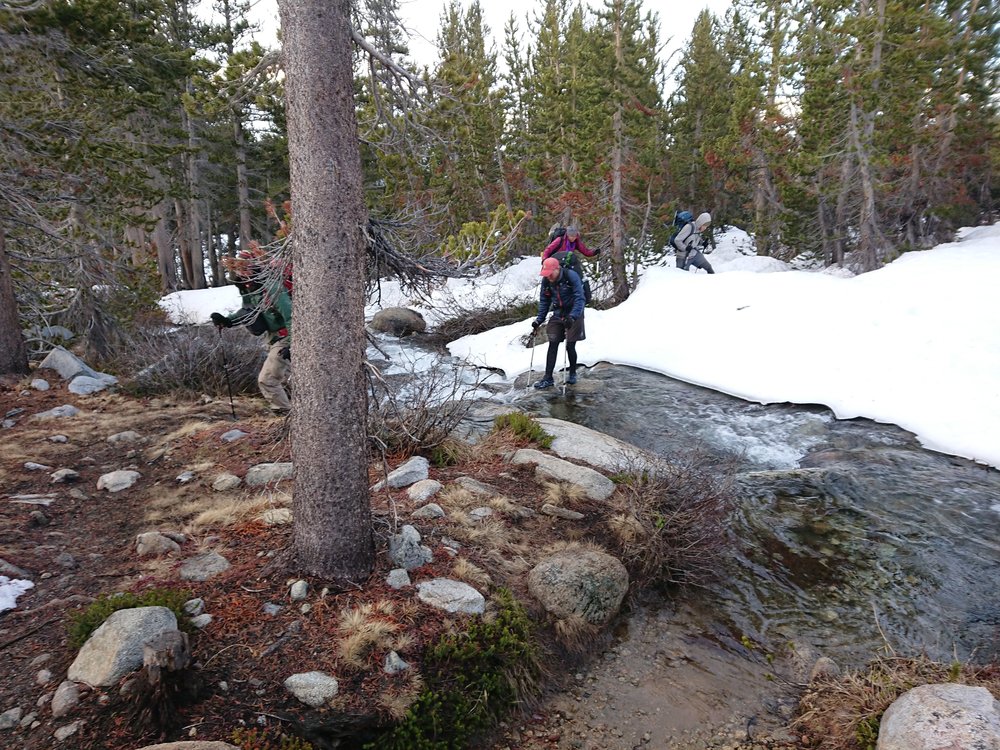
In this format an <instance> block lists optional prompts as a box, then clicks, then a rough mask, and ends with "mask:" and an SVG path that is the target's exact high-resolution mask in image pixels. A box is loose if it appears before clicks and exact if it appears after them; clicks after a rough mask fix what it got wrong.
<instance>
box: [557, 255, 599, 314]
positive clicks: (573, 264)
mask: <svg viewBox="0 0 1000 750" xmlns="http://www.w3.org/2000/svg"><path fill="white" fill-rule="evenodd" d="M551 257H553V258H555V259H556V260H558V261H559V265H560V266H561V267H562V268H568V269H570V270H571V271H573V272H574V273H576V275H577V276H579V277H580V281H582V282H583V302H584V304H590V298H591V293H590V282H589V281H588V280H587V279H586V278H584V276H583V263H581V262H580V254H579V253H574V252H573V251H572V250H560V251H559V252H556V253H552V256H551Z"/></svg>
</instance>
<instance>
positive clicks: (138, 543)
mask: <svg viewBox="0 0 1000 750" xmlns="http://www.w3.org/2000/svg"><path fill="white" fill-rule="evenodd" d="M180 551H181V545H179V544H178V543H177V542H175V541H174V540H173V539H171V538H170V537H168V536H167V535H166V534H161V533H160V532H159V531H146V532H143V533H142V534H139V535H137V536H136V538H135V553H136V554H137V555H138V556H139V557H149V556H154V555H155V556H159V555H170V554H173V553H174V552H180Z"/></svg>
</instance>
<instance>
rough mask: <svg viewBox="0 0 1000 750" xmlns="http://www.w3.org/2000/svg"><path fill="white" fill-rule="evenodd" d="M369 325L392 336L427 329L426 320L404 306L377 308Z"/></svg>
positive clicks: (405, 334) (407, 334)
mask: <svg viewBox="0 0 1000 750" xmlns="http://www.w3.org/2000/svg"><path fill="white" fill-rule="evenodd" d="M371 327H372V328H373V329H374V330H376V331H379V332H380V333H391V334H392V335H393V336H409V335H410V334H411V333H421V332H423V331H425V330H427V321H425V320H424V316H423V315H421V314H420V313H418V312H417V311H416V310H410V309H409V308H406V307H387V308H385V309H384V310H379V311H378V312H377V313H375V316H374V317H373V318H372V322H371Z"/></svg>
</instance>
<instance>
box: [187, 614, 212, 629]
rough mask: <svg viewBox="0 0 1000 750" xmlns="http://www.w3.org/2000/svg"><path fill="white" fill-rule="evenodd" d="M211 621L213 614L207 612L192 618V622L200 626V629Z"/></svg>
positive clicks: (197, 626)
mask: <svg viewBox="0 0 1000 750" xmlns="http://www.w3.org/2000/svg"><path fill="white" fill-rule="evenodd" d="M210 622H212V615H210V614H208V613H207V612H206V613H204V614H200V615H197V616H196V617H192V618H191V624H192V625H193V626H194V627H196V628H198V630H201V629H202V628H204V627H207V626H208V624H209V623H210Z"/></svg>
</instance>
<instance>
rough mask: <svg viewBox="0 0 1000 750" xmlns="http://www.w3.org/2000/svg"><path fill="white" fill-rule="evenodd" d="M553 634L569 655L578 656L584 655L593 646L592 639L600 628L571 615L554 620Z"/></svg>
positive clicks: (578, 616)
mask: <svg viewBox="0 0 1000 750" xmlns="http://www.w3.org/2000/svg"><path fill="white" fill-rule="evenodd" d="M555 632H556V637H557V638H558V639H559V643H561V644H562V645H563V647H565V648H566V649H567V650H568V651H570V652H571V653H573V654H577V655H579V654H584V653H586V652H587V650H588V649H590V648H591V647H592V646H593V644H594V639H595V638H596V637H597V634H598V633H600V632H601V628H600V627H599V626H597V625H594V624H592V623H589V622H587V620H586V619H585V618H583V617H581V616H580V615H571V616H569V617H566V618H563V619H560V620H556V623H555Z"/></svg>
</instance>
